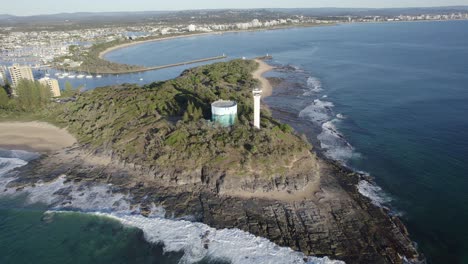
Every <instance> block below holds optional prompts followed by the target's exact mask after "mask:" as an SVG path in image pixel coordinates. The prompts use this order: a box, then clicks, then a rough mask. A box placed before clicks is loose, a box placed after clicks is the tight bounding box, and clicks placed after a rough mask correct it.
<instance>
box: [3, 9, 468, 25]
mask: <svg viewBox="0 0 468 264" xmlns="http://www.w3.org/2000/svg"><path fill="white" fill-rule="evenodd" d="M454 12H455V13H456V12H468V6H448V7H415V8H267V9H245V10H242V9H229V10H226V9H219V10H216V9H213V10H186V11H144V12H97V13H93V12H79V13H60V14H51V15H34V16H14V15H9V14H0V26H28V25H29V26H32V25H38V24H39V25H57V24H62V23H66V24H75V25H78V24H95V25H96V24H103V23H104V24H105V23H120V24H123V23H139V22H145V21H166V22H174V21H179V20H180V21H179V22H182V21H188V20H193V21H194V22H206V21H207V20H213V21H215V22H220V21H221V20H223V19H224V20H226V21H227V22H235V21H237V20H241V19H253V18H259V19H262V18H263V19H271V18H275V17H276V18H279V17H284V16H291V15H303V16H312V17H330V16H398V15H419V14H446V13H454Z"/></svg>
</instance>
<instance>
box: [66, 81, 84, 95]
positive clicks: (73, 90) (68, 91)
mask: <svg viewBox="0 0 468 264" xmlns="http://www.w3.org/2000/svg"><path fill="white" fill-rule="evenodd" d="M82 87H83V86H79V87H77V88H73V86H72V84H71V83H70V82H69V81H67V82H65V90H63V91H62V96H61V97H72V96H74V95H76V94H77V93H78V92H79V91H80V90H81V88H82Z"/></svg>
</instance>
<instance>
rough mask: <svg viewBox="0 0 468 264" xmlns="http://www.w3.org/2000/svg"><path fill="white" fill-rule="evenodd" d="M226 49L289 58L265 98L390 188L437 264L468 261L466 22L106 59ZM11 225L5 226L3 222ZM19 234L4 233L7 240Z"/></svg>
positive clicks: (209, 44)
mask: <svg viewBox="0 0 468 264" xmlns="http://www.w3.org/2000/svg"><path fill="white" fill-rule="evenodd" d="M222 53H226V54H227V55H228V56H231V57H242V56H246V57H255V56H261V55H264V54H266V53H270V54H272V55H273V56H274V60H273V61H272V63H273V64H275V65H277V66H285V65H291V66H293V67H289V68H287V69H282V70H278V71H277V72H273V73H270V74H269V75H270V76H279V77H283V78H284V79H285V82H284V83H282V84H280V85H279V87H278V88H277V89H276V90H275V92H274V94H273V96H271V97H270V98H267V99H266V102H267V103H268V104H269V105H270V106H271V107H272V108H273V109H274V110H281V111H284V112H282V113H283V114H282V115H279V117H281V118H283V119H288V118H289V119H290V121H291V122H292V123H293V124H294V126H295V127H296V128H297V129H299V130H301V131H306V132H307V133H308V134H309V136H310V137H312V138H315V139H317V137H316V136H317V135H319V139H320V141H317V142H316V143H315V144H323V146H324V147H325V149H324V152H325V153H326V154H327V155H329V156H330V157H333V158H337V159H341V160H343V161H345V162H346V163H347V164H348V165H350V166H352V167H354V168H356V169H357V170H361V171H365V172H367V173H369V174H370V175H372V176H373V177H374V178H375V181H376V183H377V184H378V185H379V186H380V187H381V188H382V189H383V190H381V191H379V193H378V194H379V195H380V196H382V197H380V198H381V200H382V201H384V202H386V203H387V204H386V205H390V206H392V208H393V209H394V210H395V211H396V212H397V213H399V214H400V215H401V218H402V219H403V221H404V222H405V224H406V225H407V226H408V228H409V232H410V233H411V236H412V238H413V240H414V241H416V242H417V243H418V245H419V248H420V249H421V251H422V252H423V253H424V254H425V255H426V256H427V258H428V260H429V262H430V263H468V226H467V224H466V223H468V192H467V191H466V190H467V189H468V177H467V176H466V175H467V174H466V171H468V117H467V113H468V70H467V69H468V66H467V61H468V21H452V22H424V23H382V24H350V25H340V26H332V27H320V28H301V29H289V30H276V31H267V32H250V33H238V34H225V35H214V36H203V37H191V38H187V39H177V40H171V41H165V42H155V43H147V44H144V45H141V46H134V47H131V48H128V49H123V50H117V51H115V52H112V53H110V54H108V55H107V58H108V59H110V60H114V61H117V62H123V63H130V64H144V65H161V64H167V63H172V62H178V61H181V60H191V59H197V58H201V57H211V56H217V55H219V54H222ZM185 68H187V67H178V68H174V69H166V70H164V71H162V72H158V71H155V72H148V73H145V75H144V78H143V79H144V81H139V79H137V77H138V76H139V75H121V76H119V77H109V78H107V79H105V80H104V79H103V80H101V81H100V83H99V84H98V85H106V84H113V83H117V82H125V81H128V82H135V81H138V82H150V81H155V80H163V79H168V78H173V77H176V76H177V75H178V74H180V72H181V71H182V70H183V69H185ZM98 85H95V86H98ZM92 87H94V86H93V85H92V84H90V85H89V86H88V88H92ZM277 112H279V111H277ZM284 113H287V114H284ZM339 135H341V136H342V137H340V136H339ZM377 190H378V189H377ZM374 195H375V194H374ZM8 210H10V209H8ZM14 212H15V211H12V213H13V214H14ZM38 217H39V215H38V216H37V217H36V218H34V217H31V218H28V219H30V220H31V223H30V228H31V230H35V229H37V228H41V224H40V223H39V220H38ZM4 221H6V220H2V223H3V222H4ZM60 221H62V220H60ZM63 221H66V219H64V220H63ZM69 221H73V220H72V219H69ZM82 221H85V222H86V221H91V222H92V221H95V219H94V220H93V219H83V220H82ZM6 222H7V223H8V221H6ZM13 222H14V223H16V222H21V221H19V220H14V221H13ZM27 223H28V220H25V227H23V228H24V229H25V230H27V228H28V224H27ZM34 223H36V225H35V224H34ZM72 225H73V224H72ZM76 225H78V226H79V225H80V224H79V223H76ZM111 225H112V224H111ZM104 226H105V225H104ZM9 229H11V228H9V225H6V226H2V225H0V231H2V232H5V230H9ZM105 229H106V228H105V227H103V230H104V231H103V232H104V234H105V232H106V231H105ZM83 232H86V231H83ZM119 232H129V233H130V235H129V239H130V240H132V239H133V238H132V237H135V240H137V237H138V236H139V235H138V232H135V231H132V230H126V229H122V230H121V231H119ZM132 232H135V233H132ZM16 235H17V234H14V235H12V236H6V237H5V236H2V239H3V243H6V244H8V243H12V241H13V240H14V238H15V236H16ZM104 236H105V235H104ZM43 243H47V241H45V242H43ZM82 243H85V242H83V241H82ZM122 243H124V242H122ZM54 245H55V246H56V247H57V248H60V247H61V246H60V245H58V244H54ZM122 247H124V246H122ZM18 250H19V249H18ZM119 252H120V250H119ZM116 254H118V252H117V251H116ZM143 255H144V254H143ZM149 255H151V254H149ZM0 262H1V261H0ZM2 263H3V262H2Z"/></svg>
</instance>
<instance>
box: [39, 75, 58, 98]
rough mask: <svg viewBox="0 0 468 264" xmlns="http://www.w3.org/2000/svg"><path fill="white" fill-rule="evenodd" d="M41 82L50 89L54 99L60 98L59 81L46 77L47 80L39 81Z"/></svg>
mask: <svg viewBox="0 0 468 264" xmlns="http://www.w3.org/2000/svg"><path fill="white" fill-rule="evenodd" d="M39 82H40V83H42V84H43V85H46V86H47V87H49V89H50V91H51V92H52V97H59V96H60V86H59V83H58V81H57V79H52V78H48V77H45V78H42V79H39Z"/></svg>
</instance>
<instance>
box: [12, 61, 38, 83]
mask: <svg viewBox="0 0 468 264" xmlns="http://www.w3.org/2000/svg"><path fill="white" fill-rule="evenodd" d="M8 70H9V71H10V76H11V83H12V86H13V87H16V86H17V85H18V83H19V81H20V80H22V79H25V80H30V81H34V77H33V74H32V70H31V67H28V66H20V65H18V64H15V65H13V66H11V67H8Z"/></svg>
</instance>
